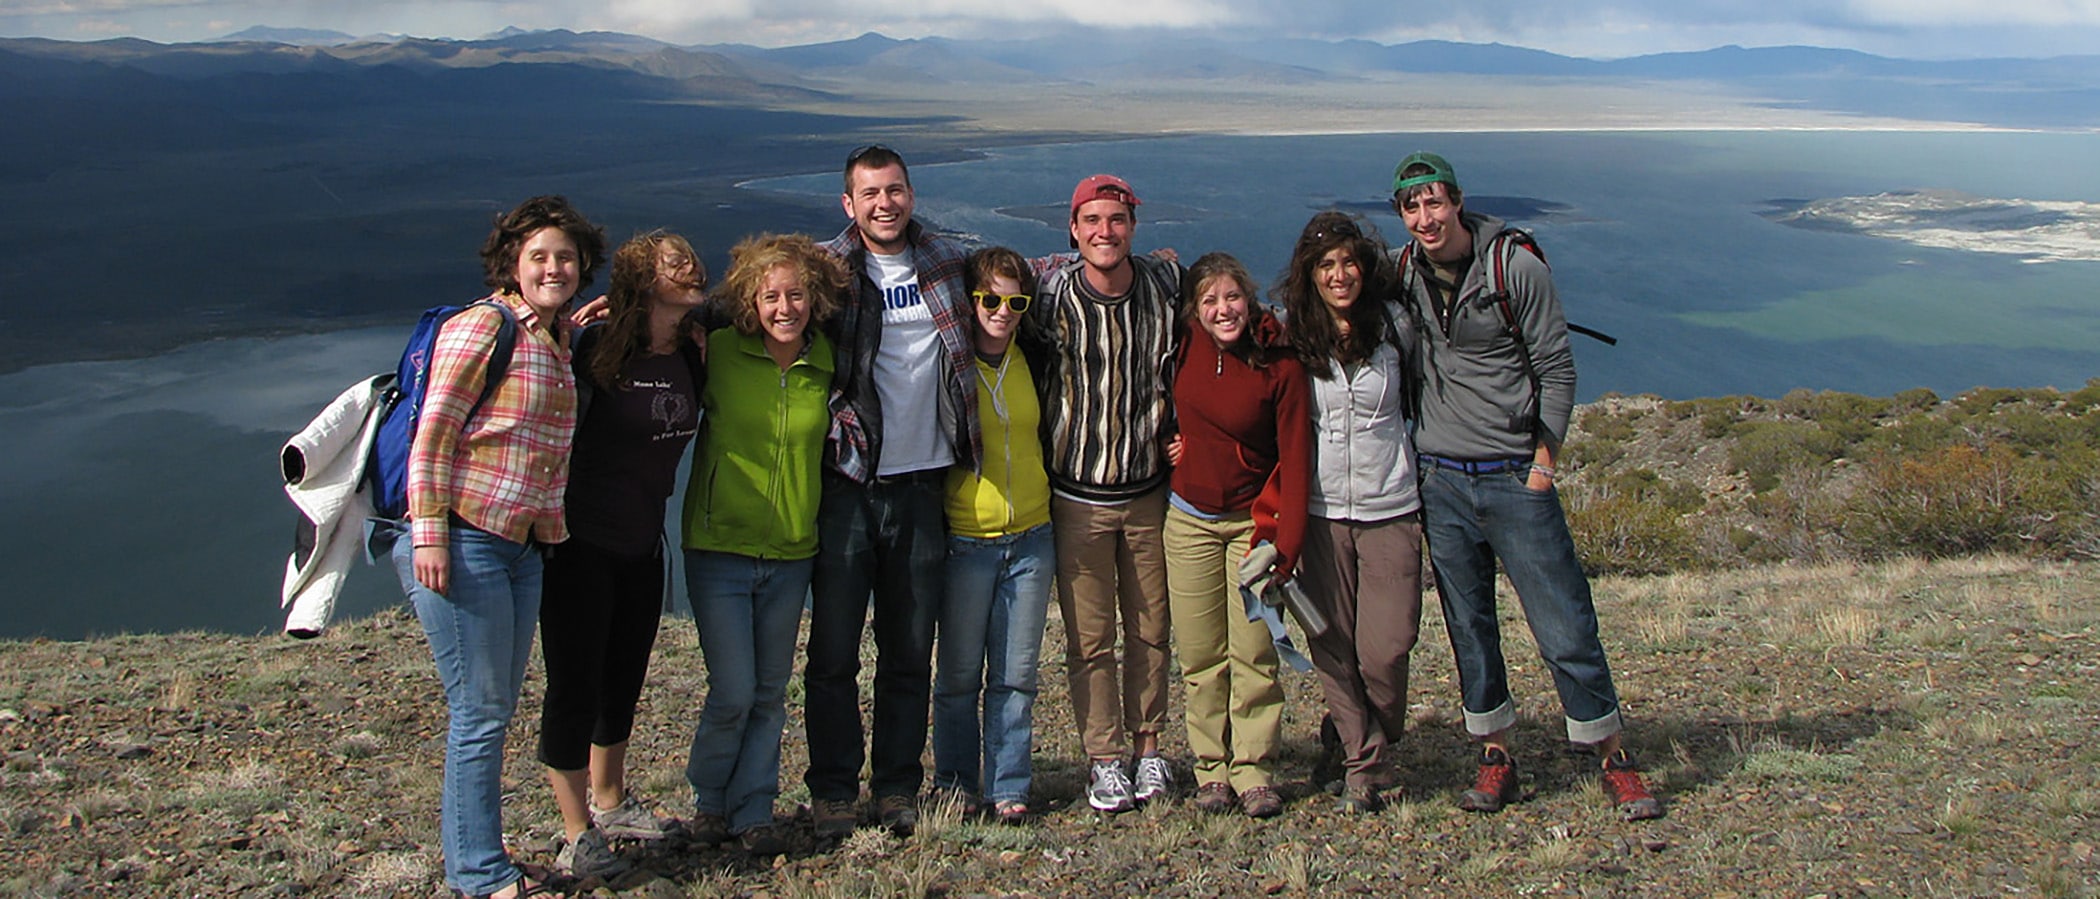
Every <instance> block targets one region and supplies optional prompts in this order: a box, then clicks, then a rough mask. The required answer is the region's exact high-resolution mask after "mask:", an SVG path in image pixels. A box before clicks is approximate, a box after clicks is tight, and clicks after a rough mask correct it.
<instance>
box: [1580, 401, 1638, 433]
mask: <svg viewBox="0 0 2100 899" xmlns="http://www.w3.org/2000/svg"><path fill="white" fill-rule="evenodd" d="M1628 413H1629V414H1618V415H1614V414H1612V413H1611V412H1609V411H1607V410H1606V409H1605V408H1604V407H1602V406H1589V407H1586V408H1584V409H1583V410H1582V413H1581V416H1580V417H1579V418H1577V419H1576V424H1577V425H1578V426H1579V427H1581V428H1582V433H1583V434H1584V435H1586V436H1589V437H1595V438H1598V439H1601V440H1632V439H1633V423H1634V421H1635V420H1636V419H1638V418H1640V417H1641V414H1640V410H1628Z"/></svg>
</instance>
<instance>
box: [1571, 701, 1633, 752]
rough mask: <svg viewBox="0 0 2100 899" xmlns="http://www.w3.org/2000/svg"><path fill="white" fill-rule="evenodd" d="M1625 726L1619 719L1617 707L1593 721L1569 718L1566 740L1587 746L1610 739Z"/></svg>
mask: <svg viewBox="0 0 2100 899" xmlns="http://www.w3.org/2000/svg"><path fill="white" fill-rule="evenodd" d="M1625 726H1626V725H1625V724H1624V723H1623V722H1621V721H1620V720H1619V710H1618V709H1612V710H1611V714H1608V715H1605V716H1604V717H1602V718H1599V719H1597V720H1595V721H1577V720H1575V719H1573V718H1569V719H1568V742H1570V743H1581V744H1583V745H1585V746H1588V745H1590V744H1593V743H1602V742H1604V741H1605V740H1609V739H1611V738H1612V736H1613V735H1615V734H1617V733H1618V732H1619V731H1620V730H1623V729H1624V728H1625Z"/></svg>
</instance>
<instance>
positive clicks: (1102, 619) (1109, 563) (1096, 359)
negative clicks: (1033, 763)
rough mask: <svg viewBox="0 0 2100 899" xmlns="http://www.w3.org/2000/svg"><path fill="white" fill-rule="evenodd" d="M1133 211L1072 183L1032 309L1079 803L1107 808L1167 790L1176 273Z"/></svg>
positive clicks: (1097, 188)
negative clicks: (1080, 754)
mask: <svg viewBox="0 0 2100 899" xmlns="http://www.w3.org/2000/svg"><path fill="white" fill-rule="evenodd" d="M1138 205H1139V200H1138V197H1137V193H1136V192H1135V191H1133V190H1132V189H1131V187H1130V184H1129V183H1128V182H1126V181H1124V180H1123V179H1121V178H1118V177H1115V176H1113V175H1094V176H1091V177H1089V178H1087V179H1085V180H1083V181H1081V182H1079V185H1078V186H1077V187H1076V188H1074V190H1073V191H1072V203H1071V213H1072V220H1071V237H1072V247H1073V248H1074V249H1076V250H1078V251H1079V254H1078V255H1079V258H1078V259H1077V260H1072V259H1071V258H1070V257H1052V259H1053V260H1055V261H1056V262H1058V263H1059V264H1055V265H1051V266H1047V270H1045V271H1042V272H1039V274H1040V275H1041V277H1042V288H1041V291H1040V295H1041V298H1042V299H1041V300H1040V301H1039V302H1038V303H1037V304H1036V305H1035V307H1034V308H1033V309H1031V310H1030V313H1029V316H1030V319H1029V325H1030V328H1031V329H1032V330H1033V331H1035V332H1036V333H1035V337H1036V339H1038V340H1040V341H1041V342H1042V343H1044V344H1045V345H1046V346H1047V347H1048V348H1049V350H1050V352H1049V353H1048V358H1049V360H1050V361H1049V364H1048V366H1047V368H1048V371H1046V372H1045V373H1044V379H1045V382H1046V383H1045V385H1044V388H1043V392H1044V395H1045V398H1046V401H1045V403H1044V405H1043V420H1044V433H1045V435H1046V438H1047V439H1046V442H1045V445H1044V455H1045V457H1046V458H1045V460H1044V461H1045V465H1046V467H1047V468H1048V469H1049V473H1050V487H1051V490H1052V491H1053V496H1052V499H1051V522H1052V525H1053V527H1054V529H1055V532H1056V542H1057V603H1058V609H1059V611H1060V612H1061V613H1062V615H1063V618H1064V622H1065V647H1066V649H1065V652H1066V668H1067V671H1068V672H1069V677H1070V679H1071V691H1072V704H1073V707H1074V709H1073V711H1074V717H1075V718H1076V719H1077V720H1078V722H1079V728H1080V739H1081V743H1082V744H1083V745H1084V747H1085V749H1086V753H1087V755H1088V757H1089V758H1090V759H1091V761H1092V762H1093V765H1092V773H1091V777H1090V780H1089V784H1088V788H1087V801H1088V803H1089V804H1090V805H1092V806H1093V807H1094V808H1096V809H1099V810H1101V811H1105V812H1122V811H1128V810H1130V809H1131V808H1134V807H1136V805H1137V803H1139V802H1143V801H1145V800H1148V799H1152V798H1154V797H1157V796H1161V795H1164V794H1165V793H1166V791H1167V786H1168V783H1169V781H1170V776H1169V773H1168V770H1167V766H1166V762H1165V760H1163V759H1162V758H1160V756H1159V731H1160V728H1161V725H1162V724H1163V723H1164V722H1165V720H1166V713H1167V685H1168V676H1167V667H1168V660H1169V647H1168V623H1167V583H1166V551H1165V549H1164V548H1163V547H1162V546H1161V543H1160V528H1161V526H1162V525H1163V524H1164V522H1165V521H1166V511H1167V487H1166V484H1167V472H1168V466H1167V462H1166V457H1165V454H1164V452H1163V451H1162V445H1161V439H1162V438H1163V437H1164V436H1166V435H1167V433H1168V431H1169V430H1170V428H1171V423H1170V416H1171V412H1170V409H1169V405H1168V388H1169V386H1170V382H1169V379H1168V377H1167V374H1168V373H1167V372H1166V370H1165V367H1166V363H1167V360H1168V358H1169V357H1170V356H1171V355H1172V353H1173V349H1174V347H1173V342H1174V309H1175V306H1176V303H1177V300H1178V297H1179V295H1180V285H1181V269H1180V266H1178V265H1177V264H1175V263H1174V262H1171V261H1166V260H1161V259H1156V258H1152V257H1149V256H1134V255H1132V254H1131V252H1130V241H1131V237H1132V235H1133V233H1134V232H1135V231H1136V229H1137V207H1138ZM1119 616H1120V618H1121V627H1120V631H1121V634H1122V638H1123V654H1122V657H1121V659H1120V664H1119V660H1118V658H1117V655H1116V636H1117V633H1118V630H1119V628H1118V617H1119ZM1126 758H1127V759H1130V760H1131V761H1130V762H1129V767H1128V768H1126V767H1125V759H1126ZM1133 781H1134V782H1133Z"/></svg>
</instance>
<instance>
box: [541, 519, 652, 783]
mask: <svg viewBox="0 0 2100 899" xmlns="http://www.w3.org/2000/svg"><path fill="white" fill-rule="evenodd" d="M543 589H544V592H543V593H542V595H541V596H542V598H541V600H540V653H541V658H543V659H545V660H546V662H547V697H546V701H545V703H544V704H543V705H542V706H541V708H540V753H539V756H540V763H541V764H544V765H546V766H547V767H549V768H553V769H555V770H557V771H580V770H583V769H584V768H588V767H590V758H591V757H590V748H591V746H592V745H593V744H595V745H598V746H612V745H616V744H619V743H624V742H627V737H628V735H629V734H630V733H632V732H633V730H634V706H635V703H636V702H637V701H639V700H640V699H641V696H642V681H643V680H644V679H646V678H647V677H648V674H649V652H650V650H651V649H653V648H654V647H655V646H656V626H657V622H658V621H659V620H660V619H661V618H662V614H663V612H662V609H663V590H664V562H663V555H662V553H661V551H660V550H659V551H658V552H654V553H649V554H647V555H641V556H623V555H620V554H617V553H613V552H609V551H606V550H603V549H600V548H598V547H596V546H592V545H590V544H588V543H584V542H582V541H580V540H570V541H569V542H567V543H563V544H561V545H560V546H558V547H555V550H554V553H553V554H552V555H551V556H550V557H549V558H548V559H547V573H546V585H545V587H544V588H543Z"/></svg>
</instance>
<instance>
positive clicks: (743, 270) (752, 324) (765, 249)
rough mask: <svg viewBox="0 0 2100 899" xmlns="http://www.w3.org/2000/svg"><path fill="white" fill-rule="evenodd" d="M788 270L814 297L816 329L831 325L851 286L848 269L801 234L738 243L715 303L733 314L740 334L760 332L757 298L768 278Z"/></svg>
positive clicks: (812, 320)
mask: <svg viewBox="0 0 2100 899" xmlns="http://www.w3.org/2000/svg"><path fill="white" fill-rule="evenodd" d="M783 265H785V266H787V267H788V268H789V269H790V270H791V271H793V272H794V273H795V280H796V281H798V282H800V283H801V284H802V292H803V293H804V294H805V295H807V296H808V297H809V323H810V325H811V326H816V325H820V324H823V323H824V322H826V321H829V320H831V316H832V315H833V314H835V313H837V312H838V309H839V302H840V295H841V294H843V293H845V290H846V285H847V284H848V283H849V282H848V281H847V277H846V267H845V265H843V264H841V263H840V262H839V260H838V257H835V256H833V255H831V254H830V253H827V252H825V251H824V250H823V249H821V248H819V247H818V246H817V245H816V242H814V241H812V240H810V239H809V238H808V237H807V236H804V235H801V234H759V235H756V236H752V237H746V238H744V239H743V240H740V241H737V245H736V246H735V247H732V248H731V249H730V250H729V271H728V273H727V274H724V275H723V276H722V285H721V286H720V287H719V288H717V289H716V291H715V295H714V302H716V303H718V304H719V307H718V308H720V309H721V310H722V311H723V312H724V313H727V314H728V315H729V320H730V324H731V325H732V326H734V327H735V328H736V330H737V333H739V334H746V335H749V334H757V333H758V297H759V294H760V293H761V292H763V290H764V288H765V281H766V275H767V274H769V273H771V272H772V271H773V269H774V268H777V267H779V266H783Z"/></svg>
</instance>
